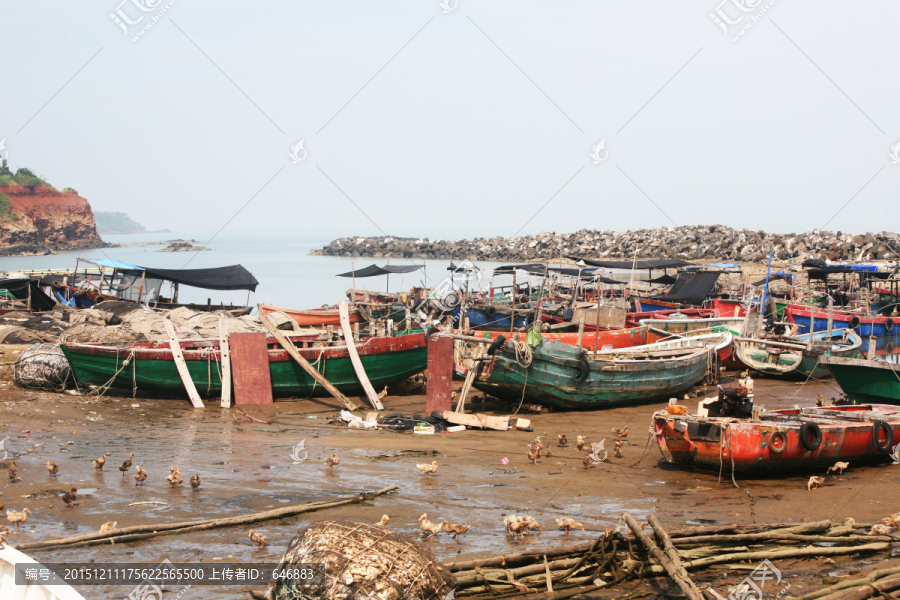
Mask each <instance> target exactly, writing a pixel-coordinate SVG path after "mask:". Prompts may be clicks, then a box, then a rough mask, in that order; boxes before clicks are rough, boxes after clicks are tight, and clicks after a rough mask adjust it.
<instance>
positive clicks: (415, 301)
mask: <svg viewBox="0 0 900 600" xmlns="http://www.w3.org/2000/svg"><path fill="white" fill-rule="evenodd" d="M420 301H421V297H419V294H410V295H409V298H407V299H406V305H407V306H408V307H409V308H411V309H412V310H416V309H417V308H418V307H419V302H420Z"/></svg>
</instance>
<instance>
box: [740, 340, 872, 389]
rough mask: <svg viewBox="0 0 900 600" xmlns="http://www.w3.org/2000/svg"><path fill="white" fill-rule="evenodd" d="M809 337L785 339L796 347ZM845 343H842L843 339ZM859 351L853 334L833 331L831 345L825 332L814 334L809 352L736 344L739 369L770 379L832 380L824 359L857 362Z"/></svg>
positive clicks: (858, 341) (745, 342)
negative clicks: (853, 359)
mask: <svg viewBox="0 0 900 600" xmlns="http://www.w3.org/2000/svg"><path fill="white" fill-rule="evenodd" d="M809 335H810V334H808V333H807V334H803V335H800V336H793V337H791V338H788V339H789V340H790V341H791V342H796V344H797V345H798V346H806V345H808V343H809ZM845 337H846V338H847V339H844V338H845ZM861 347H862V339H861V338H860V337H859V336H858V335H856V333H855V332H854V331H853V330H850V329H848V330H845V331H838V330H835V331H832V342H831V343H829V342H828V332H827V331H820V332H817V333H815V334H813V346H812V348H811V349H805V350H799V349H784V348H775V347H773V348H771V349H767V348H766V347H763V346H761V345H759V344H754V343H753V342H748V341H737V342H735V356H736V357H737V359H738V360H740V361H741V363H742V365H743V366H745V367H747V368H750V369H753V370H755V371H758V372H759V373H763V374H765V375H768V376H770V377H784V378H802V379H827V378H829V377H831V373H830V372H829V371H828V368H827V367H826V365H825V364H824V363H823V362H822V359H823V358H824V357H825V356H840V357H849V358H858V357H859V355H860V349H861Z"/></svg>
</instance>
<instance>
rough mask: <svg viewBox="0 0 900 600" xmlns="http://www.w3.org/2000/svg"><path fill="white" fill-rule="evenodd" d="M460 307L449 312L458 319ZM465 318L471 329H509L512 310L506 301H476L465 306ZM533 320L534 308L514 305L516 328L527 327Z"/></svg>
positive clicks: (460, 311)
mask: <svg viewBox="0 0 900 600" xmlns="http://www.w3.org/2000/svg"><path fill="white" fill-rule="evenodd" d="M461 313H462V308H461V307H460V306H457V307H456V308H454V309H453V312H452V313H451V314H452V315H453V318H454V320H456V321H458V320H459V317H460V315H461ZM466 318H467V319H468V320H469V326H470V327H471V328H473V329H500V330H509V328H510V326H511V325H512V319H513V310H512V308H511V307H510V305H509V304H508V303H506V304H500V303H499V302H484V301H476V302H473V303H471V304H469V305H468V306H466ZM533 321H534V310H532V309H531V308H529V307H527V306H522V307H516V310H515V325H514V327H515V328H517V329H523V328H525V327H528V326H529V325H530V324H531V323H532V322H533Z"/></svg>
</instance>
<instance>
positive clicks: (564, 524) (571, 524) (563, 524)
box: [556, 517, 584, 535]
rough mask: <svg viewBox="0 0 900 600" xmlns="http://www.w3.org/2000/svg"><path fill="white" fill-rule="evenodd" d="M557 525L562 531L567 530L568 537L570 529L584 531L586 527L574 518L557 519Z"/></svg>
mask: <svg viewBox="0 0 900 600" xmlns="http://www.w3.org/2000/svg"><path fill="white" fill-rule="evenodd" d="M556 524H557V525H558V526H559V528H560V529H565V530H566V535H569V530H570V529H581V530H582V531H584V525H582V524H581V523H579V522H577V521H576V520H575V519H573V518H572V517H563V518H562V519H557V520H556Z"/></svg>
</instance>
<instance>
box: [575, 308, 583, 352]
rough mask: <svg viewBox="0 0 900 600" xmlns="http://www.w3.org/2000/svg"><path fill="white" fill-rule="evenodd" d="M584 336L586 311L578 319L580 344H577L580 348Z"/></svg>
mask: <svg viewBox="0 0 900 600" xmlns="http://www.w3.org/2000/svg"><path fill="white" fill-rule="evenodd" d="M573 310H574V309H573ZM583 337H584V313H581V318H580V319H578V344H577V345H578V347H579V348H581V340H582V338H583Z"/></svg>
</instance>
